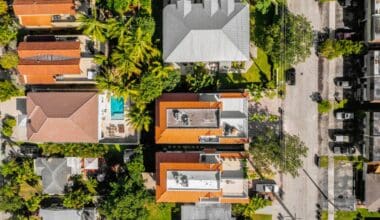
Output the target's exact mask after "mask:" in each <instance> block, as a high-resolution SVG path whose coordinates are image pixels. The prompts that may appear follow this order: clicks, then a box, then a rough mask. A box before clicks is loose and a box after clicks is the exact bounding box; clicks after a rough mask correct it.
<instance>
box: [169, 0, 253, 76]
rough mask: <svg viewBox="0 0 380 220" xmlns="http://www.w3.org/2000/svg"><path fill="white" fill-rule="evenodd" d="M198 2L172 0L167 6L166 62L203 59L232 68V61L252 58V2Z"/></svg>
mask: <svg viewBox="0 0 380 220" xmlns="http://www.w3.org/2000/svg"><path fill="white" fill-rule="evenodd" d="M195 2H196V3H195ZM195 2H193V1H191V0H177V1H170V3H171V4H168V5H166V7H165V8H164V10H163V59H164V62H166V63H178V64H180V63H195V62H203V63H207V64H210V66H216V67H217V68H218V69H228V68H230V66H231V62H232V61H248V60H249V59H250V56H249V47H250V45H249V34H250V31H249V26H250V25H249V5H248V4H246V3H243V2H235V1H234V0H204V1H203V3H199V2H197V1H195Z"/></svg>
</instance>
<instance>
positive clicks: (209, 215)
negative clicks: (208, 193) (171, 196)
mask: <svg viewBox="0 0 380 220" xmlns="http://www.w3.org/2000/svg"><path fill="white" fill-rule="evenodd" d="M204 219H218V220H234V219H235V218H234V217H232V211H231V204H201V203H198V204H195V205H188V204H187V205H183V206H181V220H204Z"/></svg>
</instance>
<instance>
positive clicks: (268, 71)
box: [219, 48, 272, 86]
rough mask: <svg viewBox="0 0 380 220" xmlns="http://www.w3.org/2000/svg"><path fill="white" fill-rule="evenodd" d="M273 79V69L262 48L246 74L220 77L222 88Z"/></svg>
mask: <svg viewBox="0 0 380 220" xmlns="http://www.w3.org/2000/svg"><path fill="white" fill-rule="evenodd" d="M271 79H272V67H271V65H270V63H269V59H268V56H267V55H266V54H265V52H264V51H263V50H262V49H260V48H257V58H255V59H253V63H252V65H251V67H250V68H249V69H248V71H247V72H246V73H227V74H220V75H219V80H220V81H221V83H222V86H229V85H231V84H236V85H241V84H247V83H254V82H267V81H270V80H271Z"/></svg>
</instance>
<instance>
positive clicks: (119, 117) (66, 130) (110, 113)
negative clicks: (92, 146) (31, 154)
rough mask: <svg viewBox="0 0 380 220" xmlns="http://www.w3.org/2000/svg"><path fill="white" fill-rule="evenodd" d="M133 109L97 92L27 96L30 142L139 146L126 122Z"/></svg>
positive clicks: (137, 135)
mask: <svg viewBox="0 0 380 220" xmlns="http://www.w3.org/2000/svg"><path fill="white" fill-rule="evenodd" d="M129 107H130V104H129V102H127V101H124V99H123V98H121V99H118V98H116V97H113V96H108V95H106V94H97V92H95V91H94V92H84V91H82V92H75V91H70V92H29V93H27V101H26V109H27V126H26V127H27V139H28V141H31V142H37V143H39V142H55V143H122V144H137V143H138V138H139V134H138V133H137V132H136V130H135V129H133V128H132V127H131V126H130V125H129V124H128V122H127V119H126V116H125V112H126V111H127V109H128V108H129Z"/></svg>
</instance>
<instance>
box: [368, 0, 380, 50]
mask: <svg viewBox="0 0 380 220" xmlns="http://www.w3.org/2000/svg"><path fill="white" fill-rule="evenodd" d="M364 7H365V21H366V26H365V31H364V40H365V41H366V42H368V43H380V1H379V0H364Z"/></svg>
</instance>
